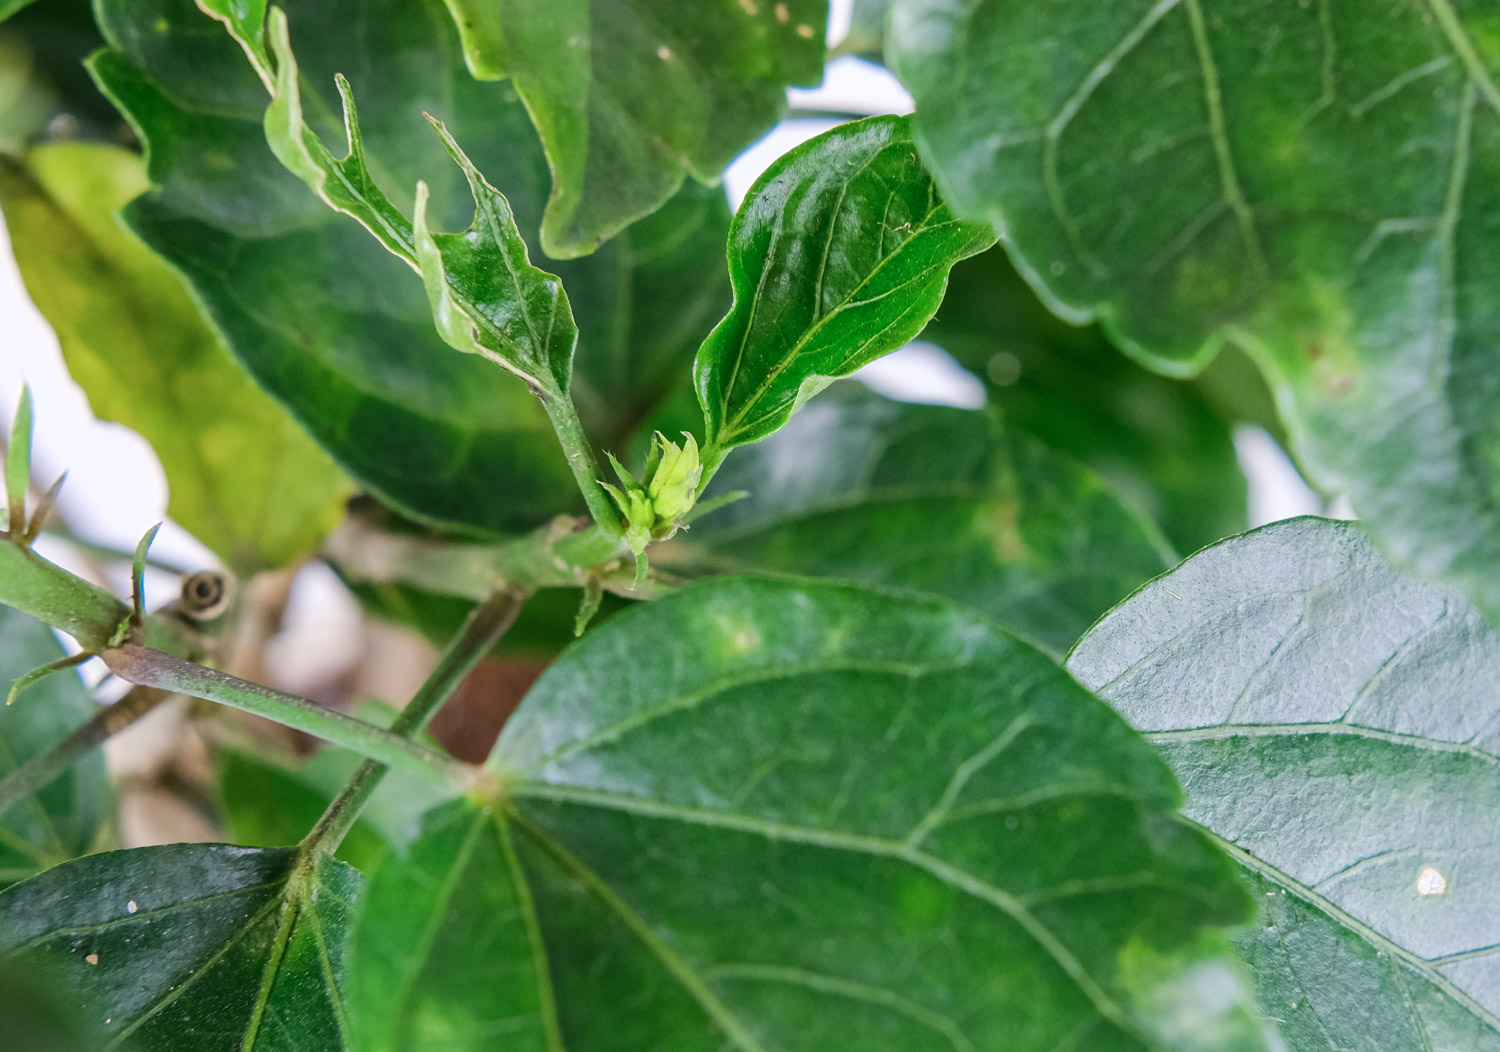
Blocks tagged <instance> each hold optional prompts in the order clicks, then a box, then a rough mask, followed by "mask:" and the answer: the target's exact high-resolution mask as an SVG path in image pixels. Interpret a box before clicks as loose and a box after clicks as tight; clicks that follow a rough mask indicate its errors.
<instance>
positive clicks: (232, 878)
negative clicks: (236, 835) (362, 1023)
mask: <svg viewBox="0 0 1500 1052" xmlns="http://www.w3.org/2000/svg"><path fill="white" fill-rule="evenodd" d="M296 857H297V853H296V851H295V850H292V849H290V848H279V849H265V848H244V847H235V846H232V845H229V844H169V845H166V846H163V847H147V848H137V849H136V850H133V851H112V852H109V853H107V854H102V855H90V856H88V857H87V858H82V859H78V860H77V861H75V862H69V863H66V864H65V865H62V866H58V867H56V868H54V869H51V870H48V871H47V872H46V873H43V874H41V875H40V876H37V877H33V878H32V879H31V880H28V881H25V882H23V883H21V884H17V885H15V886H14V887H12V888H9V889H7V890H6V891H5V892H3V893H0V960H6V961H10V962H14V963H15V964H17V965H18V966H25V967H28V968H29V969H32V970H34V971H37V972H40V973H42V974H44V975H47V976H49V978H50V980H51V981H52V982H54V983H56V984H57V986H58V988H60V989H62V990H64V991H66V992H67V993H68V995H69V997H70V998H71V999H72V1000H73V1002H74V1003H75V1004H76V1005H77V1006H78V1009H77V1010H78V1012H79V1013H80V1015H81V1016H82V1017H83V1019H84V1021H85V1022H86V1023H87V1024H88V1025H89V1026H91V1027H92V1028H93V1029H94V1030H96V1032H97V1033H99V1035H100V1044H99V1046H98V1047H99V1048H100V1050H101V1052H105V1050H109V1049H117V1048H118V1049H130V1050H133V1052H220V1050H223V1049H227V1048H233V1049H240V1050H242V1052H267V1050H276V1052H292V1050H297V1052H343V1050H344V1049H346V1048H347V1047H349V1046H348V1044H347V1039H346V1037H345V1033H344V1028H345V1018H344V1007H343V1000H342V991H341V986H342V983H343V968H344V964H343V943H344V933H345V930H346V928H347V922H348V916H349V912H350V909H351V907H352V906H353V903H354V899H355V897H356V895H357V894H358V892H359V874H358V873H356V872H355V871H354V870H353V869H350V868H349V867H348V866H346V865H344V864H343V863H341V862H335V861H333V860H332V859H328V858H320V860H319V861H318V862H317V863H316V864H315V866H314V867H313V868H312V869H311V870H310V871H308V872H306V873H298V872H297V871H296V869H295V863H296ZM289 881H290V883H289Z"/></svg>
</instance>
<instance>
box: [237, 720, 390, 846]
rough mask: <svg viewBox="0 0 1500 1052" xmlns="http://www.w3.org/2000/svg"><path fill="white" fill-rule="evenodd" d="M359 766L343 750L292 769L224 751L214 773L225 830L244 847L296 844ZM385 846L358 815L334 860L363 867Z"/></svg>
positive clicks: (323, 752) (327, 751)
mask: <svg viewBox="0 0 1500 1052" xmlns="http://www.w3.org/2000/svg"><path fill="white" fill-rule="evenodd" d="M362 762H363V761H362V760H361V759H360V758H359V757H357V756H354V755H352V754H350V753H347V752H344V751H343V750H340V749H323V750H320V751H319V752H317V753H315V754H314V755H313V756H311V757H309V758H308V760H307V761H306V762H305V763H304V764H302V765H301V766H300V767H298V768H295V769H292V768H288V767H286V766H283V765H281V764H277V763H272V762H270V761H269V760H266V759H262V758H261V757H259V756H256V755H254V754H252V753H247V752H240V751H238V750H227V751H225V752H224V754H223V755H222V756H221V757H220V758H219V771H218V775H219V777H218V795H219V799H220V812H221V813H222V815H223V816H224V825H225V832H226V833H227V834H228V836H229V838H230V839H231V840H233V841H234V842H235V843H236V844H241V845H243V846H245V847H286V846H287V845H289V844H296V843H297V842H298V841H300V840H301V839H302V838H303V837H304V836H306V835H307V832H308V830H310V829H312V828H313V826H315V825H316V824H317V822H318V819H319V818H321V817H322V815H323V811H324V810H325V809H326V808H327V807H328V803H329V801H330V800H332V799H333V798H334V797H335V796H337V795H338V793H339V791H340V790H341V789H342V788H343V787H344V785H345V784H346V783H347V782H348V780H349V776H350V775H352V774H353V773H354V771H355V770H356V769H357V768H358V767H359V765H360V764H361V763H362ZM387 777H391V775H387ZM386 846H387V841H386V837H385V835H384V834H383V833H382V832H381V831H380V830H378V829H376V828H375V827H374V825H373V824H372V823H371V822H369V821H368V820H367V818H366V817H365V816H363V815H362V816H361V817H360V820H359V821H358V822H357V823H355V825H354V828H353V829H351V830H350V831H349V834H348V835H347V836H346V837H345V838H344V842H343V843H342V844H340V845H339V848H338V857H339V858H341V859H342V860H344V861H345V862H347V863H349V864H350V865H351V866H354V867H355V868H356V869H365V868H366V867H368V866H369V865H370V863H372V862H374V861H375V859H377V858H378V857H380V855H381V854H382V853H384V851H385V850H386Z"/></svg>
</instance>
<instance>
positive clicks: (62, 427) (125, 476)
mask: <svg viewBox="0 0 1500 1052" xmlns="http://www.w3.org/2000/svg"><path fill="white" fill-rule="evenodd" d="M852 2H853V0H832V7H833V15H832V20H831V23H830V33H829V36H830V39H831V40H834V41H836V40H838V39H840V38H841V37H842V36H843V35H844V33H845V32H846V31H847V27H848V25H849V10H850V6H851V4H852ZM788 94H789V97H790V100H791V104H792V106H793V107H794V108H795V109H804V110H819V109H838V110H843V109H850V110H854V111H857V112H861V113H885V112H908V111H909V110H910V109H911V97H910V96H909V95H908V94H907V93H906V91H905V90H904V89H902V87H901V86H900V85H899V84H898V83H896V81H895V80H894V78H892V77H891V76H890V74H889V73H887V72H886V71H885V70H883V69H881V68H880V67H878V66H875V65H873V64H871V63H867V62H863V61H861V60H859V59H856V58H841V59H837V60H835V61H834V62H832V63H831V64H830V65H829V69H828V75H827V78H826V80H825V82H824V84H823V85H822V86H821V87H819V88H816V89H811V90H796V89H794V90H792V91H790V92H789V93H788ZM833 123H834V122H833V121H831V120H827V119H797V118H791V119H788V120H785V121H782V122H781V124H779V125H778V126H777V127H776V128H775V129H774V130H772V131H771V132H770V133H769V134H768V135H766V136H765V137H764V138H763V139H761V140H760V141H759V142H757V143H755V144H754V145H752V146H751V147H750V148H749V149H747V150H746V151H745V153H744V154H743V155H741V157H740V158H739V159H738V160H736V161H735V162H734V164H733V165H732V166H731V167H730V169H729V171H728V172H727V173H726V174H725V186H726V190H727V192H728V193H729V196H730V199H731V201H733V202H738V200H739V198H740V197H742V196H743V195H744V193H745V191H746V190H747V189H748V187H749V186H750V184H751V182H753V181H754V179H755V177H756V176H757V175H758V174H759V173H760V172H761V171H763V170H764V169H765V167H766V166H767V165H769V164H770V163H771V162H772V161H773V160H775V159H776V158H777V157H778V156H780V155H781V154H782V153H784V152H786V151H787V150H788V149H790V148H791V147H793V146H795V145H797V144H798V143H800V142H802V141H804V140H806V139H808V138H810V137H811V136H813V135H816V134H817V133H818V132H820V131H822V130H824V129H825V128H827V127H829V126H831V125H832V124H833ZM860 378H861V379H862V380H864V381H865V382H867V383H868V384H869V385H870V386H871V387H873V388H875V389H876V390H878V391H880V392H882V393H883V394H886V395H889V396H891V397H896V398H904V399H907V400H911V401H922V402H935V403H940V404H950V405H959V406H969V407H972V406H977V405H980V404H982V403H983V400H984V389H983V385H981V384H980V383H979V381H978V380H976V379H975V378H974V377H972V376H970V375H969V374H968V373H966V372H965V371H964V370H963V369H961V368H960V367H959V366H958V365H957V363H955V362H954V361H953V360H952V359H951V358H949V357H948V356H947V355H946V354H945V353H944V352H942V351H941V350H940V349H938V348H936V347H934V346H932V345H931V344H922V343H921V342H920V341H919V342H918V343H916V344H913V345H912V346H910V347H908V348H906V349H903V350H902V351H899V352H897V353H896V354H894V355H891V356H889V357H887V358H885V359H883V360H881V361H879V362H877V363H875V364H873V365H871V366H869V367H867V368H866V369H865V370H864V371H863V372H862V373H861V374H860ZM23 383H26V384H29V385H30V387H31V392H32V396H33V399H34V400H35V405H36V440H35V444H34V448H35V467H34V472H35V475H36V477H37V479H38V481H39V482H40V483H41V484H42V485H44V486H45V485H47V484H49V483H50V482H51V481H52V479H53V478H55V477H56V476H57V475H58V474H59V473H60V472H62V471H63V470H64V469H66V470H67V471H68V472H69V474H68V482H67V485H66V487H65V488H64V490H63V493H62V496H61V499H60V501H59V510H60V512H61V513H62V515H63V517H64V518H65V519H66V520H67V521H68V523H69V524H70V525H71V526H72V528H73V529H75V530H77V531H78V532H79V534H81V535H82V536H84V537H86V538H87V539H89V540H93V541H97V542H99V543H102V544H106V545H109V546H111V547H115V548H121V549H124V550H127V551H128V550H130V549H132V548H133V547H134V546H135V542H136V540H137V539H138V538H139V537H140V536H141V534H143V533H144V532H145V531H146V530H147V529H148V528H149V527H150V526H151V525H152V524H153V523H156V522H158V521H161V520H162V519H163V518H165V515H166V481H165V478H164V476H163V474H162V471H161V467H160V465H159V464H158V463H157V461H156V457H155V455H154V454H153V453H152V451H151V449H150V447H149V446H148V445H147V444H146V443H145V441H143V440H142V439H141V438H140V437H139V436H138V435H136V434H135V433H134V432H132V431H129V430H127V429H125V428H123V427H120V426H118V425H114V424H107V423H101V422H99V421H97V420H95V419H94V418H93V416H92V415H91V414H90V412H89V409H88V402H87V399H86V398H85V397H84V395H83V392H82V391H81V390H80V389H79V388H78V386H77V385H76V384H74V383H73V382H72V381H71V380H70V379H69V378H68V375H67V372H66V370H65V368H64V367H63V363H62V357H61V355H60V353H59V352H58V349H57V342H56V339H55V338H54V336H53V335H52V332H51V330H50V329H49V328H48V326H47V324H46V322H45V321H43V319H42V318H41V316H40V315H39V314H38V313H37V311H36V309H35V308H34V307H33V306H32V305H31V302H30V300H29V299H28V298H27V296H26V293H25V290H24V288H23V286H22V284H21V281H20V276H19V274H18V272H17V270H16V265H15V260H14V258H13V256H12V255H11V252H10V243H9V240H8V237H7V236H5V235H4V234H3V232H0V421H6V420H8V419H9V417H10V414H11V412H12V411H13V408H14V406H15V404H16V400H17V398H18V397H19V395H20V390H21V386H22V384H23ZM1235 443H1236V449H1237V450H1238V452H1239V455H1240V460H1241V465H1242V467H1244V469H1245V471H1246V473H1247V475H1248V477H1249V479H1250V505H1251V507H1250V518H1251V522H1252V524H1255V525H1259V524H1262V523H1265V522H1271V521H1275V520H1277V519H1281V518H1286V517H1288V516H1291V515H1299V514H1305V513H1324V512H1325V510H1326V509H1325V505H1324V502H1323V501H1322V500H1321V499H1320V498H1319V497H1318V496H1317V495H1316V494H1315V493H1313V492H1312V491H1311V490H1310V489H1308V488H1307V486H1306V485H1305V484H1304V483H1303V482H1302V480H1301V478H1300V476H1299V475H1298V474H1297V472H1296V469H1295V468H1294V467H1293V466H1292V465H1291V463H1290V461H1289V460H1288V459H1287V458H1286V455H1285V454H1284V453H1283V452H1282V451H1281V450H1280V448H1279V447H1278V446H1277V445H1276V443H1275V442H1274V441H1273V440H1272V439H1271V438H1270V436H1268V435H1266V434H1265V432H1263V431H1260V430H1259V429H1258V428H1253V427H1244V428H1240V429H1238V430H1237V432H1236V434H1235ZM41 547H42V550H43V552H44V553H46V554H49V555H52V556H53V557H54V558H62V557H64V556H65V554H66V553H65V550H64V549H61V548H59V547H58V546H57V545H55V544H50V545H49V544H48V543H47V542H45V541H44V542H43V544H42V545H41ZM153 553H154V554H155V555H157V556H158V557H160V558H162V559H163V560H165V561H167V562H170V563H174V564H178V565H182V566H185V567H188V568H198V567H203V566H210V565H213V562H214V560H213V557H212V555H211V554H209V553H208V551H207V550H206V549H204V548H203V547H202V546H201V545H199V544H198V543H197V542H196V541H195V540H193V538H192V537H190V536H188V535H187V534H186V533H185V532H183V531H182V530H180V529H177V528H175V527H174V526H172V524H170V523H169V524H168V525H167V526H166V527H164V528H163V530H162V532H161V534H160V536H159V537H158V538H157V541H156V544H155V547H154V549H153ZM329 576H330V577H331V575H329ZM319 581H321V582H322V583H318V582H319ZM108 583H109V584H110V585H111V586H112V587H113V588H114V589H115V590H116V591H117V592H123V591H124V590H125V589H126V586H127V582H125V581H124V580H123V578H122V579H120V580H115V581H111V582H108ZM163 583H164V584H165V582H163ZM299 584H300V582H299ZM169 589H170V585H166V587H158V588H157V589H156V595H155V596H154V597H153V598H154V600H155V601H156V602H161V601H165V600H166V599H167V598H169V597H170V596H171V592H170V590H169ZM299 591H309V592H310V594H309V595H308V596H307V597H306V598H307V600H308V601H314V602H315V603H316V604H317V605H319V606H323V605H325V604H327V603H332V602H338V600H337V599H336V598H331V597H330V596H333V595H334V594H335V593H337V591H338V586H337V585H336V584H335V583H334V582H332V581H330V580H324V579H322V578H318V577H317V576H316V574H314V575H312V576H311V577H310V578H309V581H308V583H307V586H306V588H305V589H302V588H299ZM345 600H346V603H345V604H344V605H345V606H346V605H347V602H348V601H347V597H345ZM301 606H303V603H302V602H300V601H299V602H297V603H295V604H294V608H293V610H292V611H291V612H290V614H291V618H292V619H293V620H294V621H301V622H302V623H303V624H304V625H305V624H307V623H308V620H307V619H304V618H303V617H301V616H298V610H297V607H301ZM340 609H341V610H342V613H341V614H339V613H338V612H336V611H332V610H330V611H329V613H330V614H331V615H337V616H332V617H331V619H332V620H338V621H345V620H346V616H347V615H348V613H349V611H348V610H347V609H345V608H344V606H341V607H340ZM310 620H312V621H317V620H321V618H312V619H310Z"/></svg>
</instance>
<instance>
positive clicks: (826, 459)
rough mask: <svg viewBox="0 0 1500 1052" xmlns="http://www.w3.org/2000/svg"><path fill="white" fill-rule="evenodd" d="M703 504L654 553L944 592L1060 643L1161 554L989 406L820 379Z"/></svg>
mask: <svg viewBox="0 0 1500 1052" xmlns="http://www.w3.org/2000/svg"><path fill="white" fill-rule="evenodd" d="M734 490H747V491H749V493H750V499H748V500H745V501H743V502H741V503H737V504H734V505H731V506H730V507H728V508H725V509H723V510H722V511H718V512H715V513H714V514H712V515H709V516H706V517H705V518H704V519H703V520H702V521H701V522H697V523H695V524H694V525H693V527H692V529H690V530H688V531H687V532H686V533H683V534H680V535H679V536H678V538H677V539H676V540H675V541H674V542H673V544H672V545H671V546H670V547H668V548H666V549H664V550H662V551H660V552H659V553H658V554H657V555H656V560H657V561H658V562H661V563H663V564H664V565H669V566H674V567H676V566H679V565H680V566H681V567H682V568H683V569H698V570H705V569H711V570H715V571H720V572H722V571H724V570H730V569H739V570H746V569H769V570H783V571H788V572H791V573H802V574H812V575H817V576H821V577H840V578H848V579H851V580H858V581H867V582H869V583H872V584H888V585H900V586H903V587H907V588H917V589H921V590H922V591H926V592H933V593H936V594H938V595H943V596H947V597H948V598H950V599H954V600H957V601H958V602H961V603H964V604H966V605H968V606H972V607H975V608H976V609H979V610H983V611H984V612H985V613H987V614H989V615H990V616H991V617H993V618H995V619H996V620H997V621H999V622H1000V623H1001V624H1003V625H1005V626H1006V627H1007V628H1010V629H1012V630H1013V631H1016V632H1019V633H1020V634H1022V635H1024V636H1027V637H1028V638H1031V639H1034V640H1036V641H1038V642H1040V643H1041V644H1042V645H1044V646H1046V647H1048V648H1049V649H1052V650H1053V651H1054V652H1056V653H1063V652H1065V651H1066V650H1067V649H1068V647H1070V646H1072V645H1073V643H1074V641H1075V640H1077V639H1078V637H1079V636H1080V635H1082V634H1083V632H1084V630H1085V629H1087V628H1088V627H1089V625H1091V624H1093V623H1094V621H1095V620H1097V619H1098V617H1099V615H1101V614H1102V613H1104V611H1106V610H1108V609H1109V608H1110V607H1111V606H1113V605H1114V604H1115V603H1117V602H1119V601H1120V600H1121V599H1122V598H1124V597H1125V596H1127V595H1129V594H1130V592H1131V591H1133V590H1134V589H1135V588H1137V587H1139V586H1140V585H1141V584H1143V583H1144V582H1145V581H1147V580H1149V579H1150V578H1152V577H1154V576H1156V575H1157V574H1159V573H1162V572H1163V571H1164V570H1166V569H1167V568H1168V567H1169V566H1170V565H1171V564H1172V563H1173V562H1175V561H1176V560H1175V559H1172V558H1169V553H1168V552H1167V551H1166V546H1165V543H1164V542H1163V540H1162V538H1161V535H1160V534H1159V532H1158V531H1157V530H1156V528H1155V527H1154V526H1153V525H1152V524H1151V523H1150V522H1149V521H1147V520H1146V519H1144V518H1142V517H1141V516H1140V515H1138V514H1136V513H1135V512H1133V511H1131V510H1129V509H1128V508H1127V507H1125V506H1124V505H1123V504H1121V502H1120V501H1119V499H1118V498H1117V497H1116V496H1115V495H1114V493H1113V492H1112V491H1111V490H1110V489H1109V488H1108V487H1106V485H1105V484H1104V482H1103V480H1102V479H1100V478H1099V477H1098V476H1096V475H1094V474H1093V473H1092V472H1090V471H1088V470H1087V469H1086V468H1084V467H1083V466H1082V465H1080V464H1078V463H1076V462H1074V461H1072V460H1070V459H1069V458H1067V457H1064V456H1060V455H1058V454H1056V453H1053V452H1051V451H1050V450H1048V449H1047V448H1046V447H1044V446H1042V445H1041V444H1040V443H1039V442H1037V441H1036V440H1035V439H1033V438H1031V437H1030V436H1028V435H1026V434H1024V433H1022V432H1020V431H1016V430H1011V429H1009V428H1005V429H1002V428H1001V427H1000V425H999V423H998V422H997V421H996V420H995V419H994V418H993V417H992V416H991V415H990V414H986V413H981V412H974V411H970V410H964V409H946V408H941V407H938V406H919V405H907V404H903V403H900V402H892V401H890V400H889V399H886V398H882V397H880V396H878V395H875V394H872V393H869V392H867V391H864V390H862V389H860V388H858V387H857V386H855V387H852V388H851V389H850V390H847V391H839V390H834V391H830V392H829V393H828V394H827V395H826V396H824V397H823V398H821V399H819V400H818V401H817V402H815V403H813V404H812V405H810V406H808V407H806V408H805V409H803V410H802V411H801V412H800V413H799V414H798V415H797V416H796V417H795V418H794V419H793V420H792V422H791V423H790V424H788V425H787V426H786V428H785V429H784V430H783V431H781V432H780V433H779V434H777V435H774V436H772V437H771V438H769V439H767V440H766V441H765V442H763V443H761V444H760V445H758V446H755V447H754V448H753V449H747V450H743V451H741V452H740V453H737V454H736V455H735V456H733V457H731V458H730V459H729V460H728V461H727V462H726V464H725V466H724V468H723V470H721V471H720V472H719V474H718V475H717V476H715V478H714V484H713V487H712V488H711V489H710V490H709V495H710V496H712V495H713V494H716V493H720V492H724V493H728V492H732V491H734Z"/></svg>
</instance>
